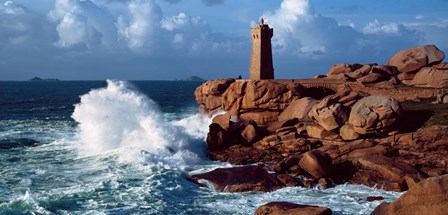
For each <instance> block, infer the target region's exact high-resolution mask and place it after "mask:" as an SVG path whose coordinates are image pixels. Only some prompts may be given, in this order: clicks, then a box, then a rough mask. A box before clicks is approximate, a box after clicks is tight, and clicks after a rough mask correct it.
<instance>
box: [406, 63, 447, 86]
mask: <svg viewBox="0 0 448 215" xmlns="http://www.w3.org/2000/svg"><path fill="white" fill-rule="evenodd" d="M443 65H446V66H445V67H441V66H440V67H438V68H436V67H424V68H422V69H421V70H420V71H418V72H417V73H416V74H415V77H414V79H413V80H412V81H411V82H410V83H409V85H412V86H416V87H433V88H444V87H448V64H443Z"/></svg>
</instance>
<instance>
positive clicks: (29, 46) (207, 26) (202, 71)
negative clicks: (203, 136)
mask: <svg viewBox="0 0 448 215" xmlns="http://www.w3.org/2000/svg"><path fill="white" fill-rule="evenodd" d="M37 2H38V3H37ZM447 11H448V0H432V1H429V0H413V1H410V0H364V1H359V0H339V1H328V0H188V1H187V0H38V1H37V0H7V1H6V0H0V80H26V79H29V78H32V77H34V76H39V77H44V78H50V77H51V78H59V79H62V80H104V79H123V80H173V79H181V78H185V77H187V76H190V75H198V76H201V77H203V78H206V79H218V78H226V77H237V76H238V75H240V74H241V75H242V76H243V77H247V74H248V72H247V71H248V67H249V57H250V45H251V44H250V37H249V29H250V27H251V26H252V25H253V24H254V23H255V22H257V21H258V20H259V18H260V17H261V16H263V17H265V20H266V21H267V22H268V24H269V25H270V26H271V27H273V28H274V38H273V41H272V43H273V52H274V68H275V74H276V77H277V78H307V77H313V76H315V75H317V74H325V73H326V72H327V70H328V69H329V68H330V67H331V65H333V64H336V63H372V62H376V63H379V64H384V63H386V62H387V60H388V59H389V58H390V57H391V56H392V55H393V54H394V53H396V52H397V51H399V50H402V49H406V48H410V47H413V46H417V45H422V44H436V45H437V46H438V47H439V48H440V49H441V50H442V51H444V52H447V51H448V13H447Z"/></svg>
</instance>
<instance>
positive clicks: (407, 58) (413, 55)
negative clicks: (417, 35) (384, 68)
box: [387, 45, 445, 73]
mask: <svg viewBox="0 0 448 215" xmlns="http://www.w3.org/2000/svg"><path fill="white" fill-rule="evenodd" d="M444 58H445V54H444V53H443V52H442V51H440V49H438V48H437V47H436V46H435V45H424V46H417V47H414V48H410V49H407V50H403V51H400V52H398V53H397V54H395V55H394V56H393V57H392V58H391V59H390V60H389V62H387V65H389V66H395V67H397V69H398V71H400V72H401V73H403V72H404V73H408V72H416V71H418V70H419V69H421V68H422V67H425V66H430V65H434V64H438V63H440V62H442V61H443V59H444Z"/></svg>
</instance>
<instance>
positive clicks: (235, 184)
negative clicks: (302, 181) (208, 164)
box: [191, 166, 280, 192]
mask: <svg viewBox="0 0 448 215" xmlns="http://www.w3.org/2000/svg"><path fill="white" fill-rule="evenodd" d="M202 180H207V181H209V182H210V183H211V184H212V185H213V187H214V188H215V189H216V190H218V191H221V192H247V191H261V192H269V191H273V190H275V189H278V188H280V186H279V185H280V183H279V181H278V180H277V179H276V178H274V177H273V176H271V175H270V174H269V173H268V172H267V171H266V170H264V169H263V167H261V166H243V167H234V168H218V169H215V170H213V171H211V172H207V173H203V174H198V175H193V176H191V181H192V182H194V183H196V184H199V185H201V186H204V184H203V183H201V181H202Z"/></svg>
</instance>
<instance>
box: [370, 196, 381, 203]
mask: <svg viewBox="0 0 448 215" xmlns="http://www.w3.org/2000/svg"><path fill="white" fill-rule="evenodd" d="M381 200H384V197H382V196H369V197H367V198H366V201H367V202H373V201H381Z"/></svg>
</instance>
